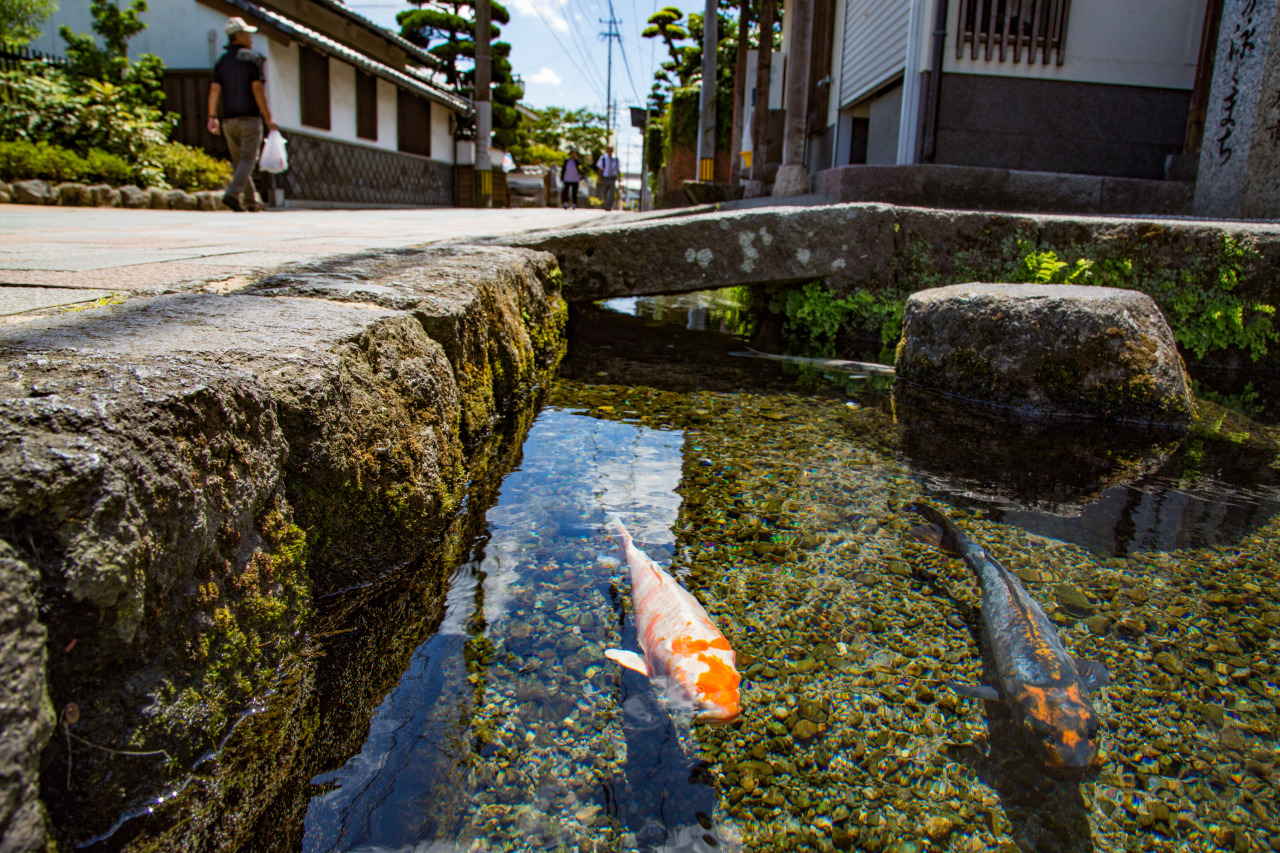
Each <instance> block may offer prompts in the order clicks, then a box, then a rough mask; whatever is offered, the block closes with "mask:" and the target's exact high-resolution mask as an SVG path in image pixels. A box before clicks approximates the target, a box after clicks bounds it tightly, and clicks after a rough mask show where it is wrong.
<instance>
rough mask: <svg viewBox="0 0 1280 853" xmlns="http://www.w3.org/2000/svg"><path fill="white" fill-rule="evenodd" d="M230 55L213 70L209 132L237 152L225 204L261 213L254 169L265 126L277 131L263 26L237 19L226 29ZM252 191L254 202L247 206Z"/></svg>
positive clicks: (230, 22) (224, 200) (252, 200)
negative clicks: (256, 37) (259, 39)
mask: <svg viewBox="0 0 1280 853" xmlns="http://www.w3.org/2000/svg"><path fill="white" fill-rule="evenodd" d="M225 30H226V33H227V38H228V42H227V47H226V51H225V52H224V53H223V54H222V56H221V57H220V58H219V59H218V64H217V65H215V66H214V67H213V83H212V84H211V85H210V86H209V132H210V133H212V134H214V135H215V136H216V135H218V134H219V133H224V134H225V135H226V137H227V147H228V148H229V149H231V162H232V163H233V164H234V166H235V173H234V174H233V175H232V176H231V182H230V183H229V184H227V189H226V191H225V192H224V193H223V195H222V202H223V203H224V204H225V205H226V206H227V207H229V208H231V209H232V210H235V211H244V210H261V209H262V205H261V203H260V202H259V201H258V192H257V189H256V188H255V187H254V186H253V180H252V178H253V169H254V167H255V166H256V165H257V163H258V151H259V150H260V149H261V148H262V126H263V123H264V122H265V123H266V126H267V130H275V129H276V123H275V120H274V119H272V118H271V110H270V109H269V108H268V107H267V91H266V88H265V85H264V84H265V79H266V78H265V77H264V76H263V72H262V66H263V63H264V62H266V59H265V58H264V57H263V55H262V54H260V53H258V52H257V51H255V50H254V49H253V34H254V33H256V32H257V31H258V28H257V27H251V26H249V25H248V24H247V23H245V20H244V18H231V19H229V20H228V21H227V26H226V27H225ZM219 100H221V102H222V121H221V122H219V121H218V102H219ZM246 190H247V191H248V192H247V198H248V203H247V204H246V203H244V202H243V201H242V197H243V196H245V194H246Z"/></svg>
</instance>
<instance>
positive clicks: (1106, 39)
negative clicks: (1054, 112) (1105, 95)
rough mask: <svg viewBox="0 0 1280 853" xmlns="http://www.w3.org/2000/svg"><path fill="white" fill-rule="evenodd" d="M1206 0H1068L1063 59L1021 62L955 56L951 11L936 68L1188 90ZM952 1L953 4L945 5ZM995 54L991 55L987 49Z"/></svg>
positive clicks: (953, 19)
mask: <svg viewBox="0 0 1280 853" xmlns="http://www.w3.org/2000/svg"><path fill="white" fill-rule="evenodd" d="M1205 2H1206V0H1074V2H1073V3H1072V4H1071V12H1070V17H1069V18H1068V21H1067V40H1066V50H1065V54H1066V60H1065V62H1064V63H1063V64H1062V65H1058V64H1056V55H1055V57H1054V58H1053V59H1050V62H1049V64H1048V65H1042V64H1040V63H1039V62H1037V63H1036V64H1035V65H1028V64H1027V62H1026V55H1025V53H1024V54H1023V61H1022V62H1018V63H1014V62H1011V61H1009V60H1008V59H1006V61H1004V62H997V61H995V60H994V59H993V60H992V61H990V62H988V61H986V60H984V59H982V58H981V56H982V55H983V51H982V50H979V58H978V59H976V60H974V59H970V58H969V46H968V45H966V46H965V54H964V58H963V59H956V47H955V45H956V43H955V37H954V33H955V28H956V11H955V9H954V8H953V9H951V10H950V13H949V14H950V20H949V21H948V22H947V29H948V34H947V45H946V50H945V56H946V60H945V62H944V63H943V70H944V71H948V72H957V73H961V74H995V75H1002V76H1008V77H1025V78H1031V79H1042V80H1070V81H1076V82H1082V83H1117V84H1124V85H1129V86H1154V87H1160V88H1167V89H1190V88H1191V87H1192V86H1193V85H1194V83H1195V75H1196V58H1197V52H1198V51H1199V49H1200V30H1201V27H1202V26H1203V24H1204V7H1205ZM952 6H953V7H954V6H955V4H952ZM993 55H994V54H993Z"/></svg>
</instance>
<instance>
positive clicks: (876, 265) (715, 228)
mask: <svg viewBox="0 0 1280 853" xmlns="http://www.w3.org/2000/svg"><path fill="white" fill-rule="evenodd" d="M601 222H603V224H600V223H601ZM1224 234H1228V235H1231V236H1232V237H1235V238H1237V239H1240V238H1243V237H1246V236H1250V237H1252V238H1253V239H1254V240H1256V245H1257V249H1258V252H1259V257H1258V258H1256V259H1255V260H1254V261H1253V262H1251V263H1250V264H1249V265H1248V266H1247V267H1246V269H1245V270H1244V275H1243V277H1242V281H1241V287H1240V291H1239V292H1240V293H1241V295H1242V296H1244V295H1248V296H1251V297H1256V298H1259V299H1262V300H1263V301H1267V302H1269V303H1270V304H1276V302H1277V300H1278V299H1280V282H1277V280H1276V279H1277V276H1276V275H1275V270H1276V269H1277V268H1280V223H1276V222H1244V221H1221V222H1216V221H1207V220H1188V219H1136V218H1118V217H1101V216H1083V215H1057V214H1015V213H987V212H969V211H956V210H935V209H925V208H912V207H897V206H893V205H884V204H835V205H825V206H819V207H768V208H751V209H740V210H732V211H716V210H713V209H711V208H702V209H701V211H700V212H694V213H683V214H674V215H671V214H664V215H659V216H656V217H652V218H647V219H642V220H639V221H637V220H635V219H628V220H627V221H625V222H618V223H616V224H615V223H611V222H609V220H608V218H606V219H605V220H603V221H602V220H597V221H596V222H593V223H591V224H590V225H587V226H584V227H580V228H574V229H557V230H554V231H535V232H527V233H524V234H520V235H516V236H512V237H503V238H499V239H498V240H497V241H496V242H501V243H503V244H506V245H511V246H522V247H528V248H536V249H542V250H544V251H548V252H551V253H552V254H554V255H555V256H556V259H557V260H558V261H559V264H560V268H561V270H562V272H563V275H564V296H565V298H566V299H568V300H569V301H594V300H600V299H612V298H615V297H622V296H651V295H658V294H674V293H688V292H691V291H695V290H705V289H710V288H718V287H730V286H736V285H768V284H794V283H799V282H805V281H811V280H815V279H817V280H822V281H825V282H826V284H827V285H828V287H830V288H831V289H832V290H833V291H835V292H837V293H845V292H848V291H850V290H852V289H854V288H859V287H865V288H881V287H894V288H904V289H912V290H915V289H921V287H922V286H924V287H930V286H935V285H937V284H947V283H950V282H953V281H958V280H963V275H964V273H965V271H966V270H968V269H972V268H974V267H976V266H979V265H980V263H982V262H985V263H988V264H989V262H990V259H992V258H999V257H1002V256H1009V255H1010V249H1011V248H1016V245H1017V241H1018V240H1028V241H1030V242H1031V243H1033V244H1036V245H1038V246H1044V247H1054V248H1057V249H1058V251H1059V252H1061V251H1062V250H1063V249H1064V248H1066V247H1070V246H1081V245H1089V244H1094V245H1098V244H1105V245H1106V247H1107V248H1108V249H1114V250H1118V251H1119V253H1120V254H1121V256H1124V257H1132V258H1138V257H1142V258H1144V259H1147V260H1150V261H1153V262H1156V263H1159V264H1160V265H1161V266H1166V265H1168V266H1172V267H1175V268H1176V267H1177V266H1179V265H1180V264H1183V263H1188V264H1189V263H1192V262H1194V261H1195V260H1196V259H1205V260H1212V259H1213V258H1215V257H1216V256H1217V255H1218V253H1219V252H1220V251H1221V248H1222V244H1223V235H1224ZM1011 241H1012V242H1011Z"/></svg>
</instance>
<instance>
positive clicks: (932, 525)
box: [910, 503, 960, 557]
mask: <svg viewBox="0 0 1280 853" xmlns="http://www.w3.org/2000/svg"><path fill="white" fill-rule="evenodd" d="M910 509H912V510H914V511H915V512H917V513H919V514H920V515H922V516H923V517H924V518H925V520H926V522H927V523H926V524H921V525H920V526H918V527H913V528H911V535H912V536H913V537H914V538H915V539H918V540H919V541H921V542H923V543H924V544H926V545H932V546H933V547H934V548H937V549H938V550H940V551H943V552H945V553H947V554H950V555H951V556H953V557H959V556H960V531H959V530H957V529H956V526H955V524H953V523H952V521H951V519H949V518H947V517H946V516H945V515H943V514H942V513H941V512H939V511H938V510H936V509H934V508H933V507H931V506H929V505H928V504H922V503H913V504H911V506H910Z"/></svg>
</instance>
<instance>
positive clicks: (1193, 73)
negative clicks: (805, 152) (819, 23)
mask: <svg viewBox="0 0 1280 853" xmlns="http://www.w3.org/2000/svg"><path fill="white" fill-rule="evenodd" d="M814 2H815V3H817V4H822V3H824V2H825V3H829V4H833V6H834V9H833V10H831V19H832V21H833V24H834V26H833V27H832V30H831V32H830V33H829V34H828V35H829V37H830V38H831V39H832V44H831V45H830V46H829V47H830V57H831V59H830V63H829V68H828V67H824V68H823V73H826V74H828V75H829V76H828V77H827V79H826V81H825V83H826V84H827V85H829V86H830V90H829V92H830V95H829V97H828V98H827V103H826V115H825V128H823V127H821V126H820V127H817V128H815V127H813V125H812V122H811V126H810V133H811V145H810V154H811V157H810V167H811V170H813V171H818V170H821V169H825V168H830V167H833V166H844V165H852V164H872V165H874V164H881V165H891V164H897V165H905V164H914V163H937V164H944V165H957V166H978V167H991V168H1002V169H1017V170H1026V171H1042V172H1060V173H1075V174H1087V175H1110V176H1116V177H1132V178H1152V179H1159V178H1163V177H1165V169H1166V158H1167V157H1168V156H1169V155H1177V154H1180V153H1182V151H1183V148H1184V143H1185V141H1186V139H1187V126H1188V116H1189V113H1190V111H1191V109H1192V90H1193V88H1194V87H1195V86H1196V83H1197V60H1198V55H1199V53H1200V49H1201V30H1202V28H1203V26H1204V23H1205V18H1206V16H1205V9H1206V2H1207V0H1074V2H1069V0H814ZM935 66H936V68H935ZM935 71H936V72H937V73H935ZM819 82H822V81H819ZM811 97H812V95H811ZM822 124H823V122H821V121H820V122H819V125H822ZM815 143H817V144H815ZM815 154H816V155H818V156H816V157H815V156H813V155H815Z"/></svg>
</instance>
